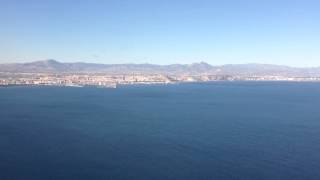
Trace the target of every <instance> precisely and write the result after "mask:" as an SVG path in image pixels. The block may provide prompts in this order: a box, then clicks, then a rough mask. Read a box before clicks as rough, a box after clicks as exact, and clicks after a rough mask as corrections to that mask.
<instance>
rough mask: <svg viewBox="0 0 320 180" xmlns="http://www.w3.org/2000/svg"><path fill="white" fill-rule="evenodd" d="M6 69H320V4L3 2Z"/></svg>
mask: <svg viewBox="0 0 320 180" xmlns="http://www.w3.org/2000/svg"><path fill="white" fill-rule="evenodd" d="M0 27H1V28H0V63H6V62H26V61H33V60H42V59H56V60H60V61H66V62H73V61H86V62H98V63H154V64H171V63H184V64H188V63H192V62H199V61H206V62H208V63H210V64H213V65H219V64H231V63H269V64H285V65H291V66H320V1H319V0H219V1H218V0H100V1H98V0H28V1H26V0H20V1H19V0H0Z"/></svg>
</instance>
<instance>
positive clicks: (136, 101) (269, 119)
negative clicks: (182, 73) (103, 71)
mask: <svg viewBox="0 0 320 180" xmlns="http://www.w3.org/2000/svg"><path fill="white" fill-rule="evenodd" d="M0 179H1V180H47V179H53V180H57V179H59V180H71V179H76V180H106V179H111V180H132V179H137V180H164V179H175V180H180V179H181V180H189V179H190V180H202V179H203V180H212V179H218V180H229V179H237V180H238V179H239V180H242V179H243V180H248V179H253V180H258V179H259V180H265V179H268V180H269V179H270V180H277V179H279V180H294V179H297V180H301V179H308V180H312V179H315V180H318V179H320V84H319V83H288V82H216V83H203V84H177V85H167V86H161V85H154V86H123V87H120V88H117V89H99V88H62V87H6V88H0Z"/></svg>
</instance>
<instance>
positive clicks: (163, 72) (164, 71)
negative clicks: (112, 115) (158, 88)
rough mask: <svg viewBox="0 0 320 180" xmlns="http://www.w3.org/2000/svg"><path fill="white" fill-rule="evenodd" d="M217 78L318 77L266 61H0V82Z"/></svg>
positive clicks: (317, 72) (110, 83)
mask: <svg viewBox="0 0 320 180" xmlns="http://www.w3.org/2000/svg"><path fill="white" fill-rule="evenodd" d="M219 80H228V81H235V80H245V81H249V80H250V81H252V80H254V81H320V67H314V68H296V67H289V66H281V65H270V64H229V65H222V66H212V65H210V64H208V63H205V62H200V63H193V64H172V65H155V64H94V63H83V62H78V63H62V62H59V61H56V60H52V59H50V60H44V61H35V62H30V63H9V64H0V85H59V86H87V85H90V86H102V87H116V86H117V85H118V84H154V83H177V82H202V81H219Z"/></svg>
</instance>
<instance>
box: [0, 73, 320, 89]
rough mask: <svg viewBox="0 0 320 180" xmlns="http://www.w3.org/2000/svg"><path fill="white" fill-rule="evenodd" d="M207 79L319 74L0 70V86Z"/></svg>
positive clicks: (108, 85) (106, 84) (109, 84)
mask: <svg viewBox="0 0 320 180" xmlns="http://www.w3.org/2000/svg"><path fill="white" fill-rule="evenodd" d="M210 81H298V82H300V81H319V82H320V77H284V76H229V75H163V74H119V75H108V74H99V73H90V74H84V73H82V74H81V73H79V74H73V73H70V74H68V73H65V74H53V73H0V86H21V85H22V86H70V87H84V86H94V87H104V88H116V87H117V86H118V85H128V84H174V83H184V82H210Z"/></svg>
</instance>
